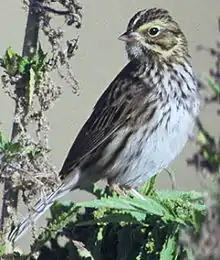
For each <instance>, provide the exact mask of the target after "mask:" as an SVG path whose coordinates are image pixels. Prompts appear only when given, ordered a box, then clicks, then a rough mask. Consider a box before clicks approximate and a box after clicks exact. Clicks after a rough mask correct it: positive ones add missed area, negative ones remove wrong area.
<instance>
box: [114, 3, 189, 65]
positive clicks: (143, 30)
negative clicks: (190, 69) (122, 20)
mask: <svg viewBox="0 0 220 260" xmlns="http://www.w3.org/2000/svg"><path fill="white" fill-rule="evenodd" d="M119 39H120V40H123V41H125V42H126V50H127V53H128V57H129V59H131V60H132V59H141V60H143V59H145V60H146V58H149V57H146V55H148V56H149V54H151V55H153V56H154V57H156V58H158V59H162V60H175V61H178V59H179V61H181V59H184V58H187V57H188V56H189V54H188V47H187V41H186V38H185V36H184V34H183V32H182V31H181V29H180V27H179V25H178V23H177V22H176V21H175V20H174V19H173V18H172V17H171V16H170V15H169V13H168V11H166V10H163V9H158V8H152V9H148V10H143V11H139V12H138V13H136V14H135V15H134V16H133V17H132V18H131V20H130V21H129V24H128V27H127V30H126V32H125V33H123V34H122V35H121V36H120V37H119Z"/></svg>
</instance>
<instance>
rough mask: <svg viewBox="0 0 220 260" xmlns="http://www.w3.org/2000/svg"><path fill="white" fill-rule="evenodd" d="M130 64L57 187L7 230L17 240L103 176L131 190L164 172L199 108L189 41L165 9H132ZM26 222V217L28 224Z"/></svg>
mask: <svg viewBox="0 0 220 260" xmlns="http://www.w3.org/2000/svg"><path fill="white" fill-rule="evenodd" d="M119 39H120V40H122V41H124V42H125V49H126V53H127V57H128V63H127V65H125V67H124V68H123V69H122V70H121V71H120V72H119V74H118V75H117V76H116V77H115V79H114V80H113V81H112V82H111V83H110V85H109V86H108V87H107V89H106V90H105V91H104V92H103V94H102V95H101V96H100V98H99V99H98V101H97V103H96V104H95V106H94V108H93V111H92V113H91V115H90V117H89V118H88V120H87V121H86V122H85V124H84V125H83V127H82V128H81V130H80V131H79V133H78V135H77V137H76V139H75V141H74V143H73V145H72V147H71V148H70V150H69V153H68V155H67V157H66V159H65V161H64V163H63V166H62V169H61V170H60V173H59V177H60V179H61V184H60V186H58V188H57V189H56V190H55V191H53V192H51V193H49V194H48V195H47V196H46V197H45V198H44V199H43V200H42V199H41V200H39V201H38V202H37V203H36V206H35V210H34V211H33V212H32V214H31V215H28V216H27V217H25V218H24V220H23V221H22V222H20V224H19V225H18V226H17V227H15V228H14V229H13V230H12V232H11V233H10V235H9V240H13V241H16V240H17V239H18V238H20V237H21V236H22V235H23V234H24V233H25V232H26V231H27V229H28V227H29V226H30V223H33V222H35V221H37V219H38V218H39V217H40V216H41V215H42V214H43V213H44V212H45V211H46V210H47V209H48V208H49V207H50V206H51V205H52V204H53V203H54V202H55V201H56V200H58V199H60V198H61V197H62V196H64V195H65V194H66V193H68V192H70V191H72V190H74V189H77V188H80V189H82V188H84V187H86V186H87V185H90V184H93V183H95V182H97V181H99V180H101V179H106V180H107V183H108V185H109V186H110V187H112V188H113V189H114V188H115V189H116V190H117V189H118V191H119V192H120V191H122V190H123V189H125V190H132V191H134V192H135V191H136V189H137V188H138V187H139V186H140V185H142V184H143V183H144V182H146V181H147V180H149V179H150V178H151V177H152V176H154V175H156V174H157V173H159V172H161V171H162V170H163V169H166V168H167V167H168V166H169V165H170V164H171V162H172V161H173V160H174V159H175V158H176V157H177V156H178V155H179V153H180V152H181V151H182V149H183V148H184V146H185V144H186V142H187V140H188V139H189V137H190V135H191V134H192V132H193V129H194V127H195V121H196V118H197V117H198V115H199V111H200V97H199V92H198V86H197V80H196V76H195V74H194V71H193V69H192V65H191V57H190V54H189V50H188V43H187V39H186V37H185V35H184V33H183V32H182V30H181V28H180V26H179V24H178V22H177V21H176V20H175V19H173V17H172V16H171V15H170V13H169V11H167V10H164V9H161V8H151V9H144V10H141V11H138V12H137V13H136V14H134V15H133V17H132V18H131V19H130V21H129V23H128V25H127V29H126V31H125V32H124V33H123V34H122V35H121V36H119ZM30 220H31V221H30Z"/></svg>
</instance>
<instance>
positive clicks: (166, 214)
mask: <svg viewBox="0 0 220 260" xmlns="http://www.w3.org/2000/svg"><path fill="white" fill-rule="evenodd" d="M147 185H150V186H151V190H148V189H146V191H147V192H148V194H149V195H148V196H146V198H145V200H142V199H139V198H136V197H133V198H132V197H128V196H125V197H121V196H117V195H115V194H114V193H110V194H109V192H108V191H107V190H106V191H104V190H102V189H98V188H96V186H95V185H94V186H93V187H92V188H90V192H91V193H92V194H97V199H95V200H93V201H89V202H83V203H72V202H70V203H67V202H66V203H64V204H62V203H60V202H57V203H55V204H54V205H53V207H52V208H51V216H52V217H51V219H49V220H48V226H47V229H46V230H45V231H43V232H42V233H41V234H40V236H39V237H38V238H37V239H36V241H35V242H34V244H33V245H32V247H31V248H32V250H31V251H32V253H33V252H35V251H38V250H39V249H41V250H42V248H44V250H43V251H41V252H42V254H41V255H40V256H39V258H38V259H49V256H51V255H53V252H54V251H53V250H56V251H57V252H59V253H57V254H58V255H59V254H60V252H61V251H62V252H63V253H62V258H57V259H64V260H65V259H94V260H102V259H103V260H104V259H105V260H112V259H114V260H115V259H116V260H119V259H120V260H121V259H124V260H133V259H137V260H142V259H153V260H157V259H158V260H159V259H160V260H166V259H169V260H174V259H181V257H183V256H184V255H185V254H186V251H185V249H184V248H183V247H181V246H180V242H179V232H180V230H181V229H182V228H183V227H184V226H185V227H191V229H192V230H194V231H195V232H196V230H197V226H198V225H199V223H198V222H197V221H198V220H201V219H203V218H204V214H205V210H206V207H205V205H204V200H203V196H202V194H200V193H197V192H178V191H157V190H156V189H155V186H154V185H152V183H151V184H149V183H148V184H147ZM59 235H62V236H64V237H66V238H67V239H68V242H67V243H66V245H65V246H64V247H59V246H58V245H57V242H56V243H55V242H54V241H57V240H56V239H57V238H58V237H59ZM46 241H50V243H51V246H52V247H53V246H54V245H55V244H56V249H53V250H52V249H50V248H51V247H47V246H45V242H46ZM45 250H47V254H46V257H47V258H44V257H45V253H43V252H45ZM63 250H64V251H65V253H64V251H63ZM49 252H50V253H49ZM70 256H72V257H73V256H74V257H73V258H70Z"/></svg>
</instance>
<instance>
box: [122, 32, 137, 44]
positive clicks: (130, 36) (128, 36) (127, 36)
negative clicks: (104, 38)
mask: <svg viewBox="0 0 220 260" xmlns="http://www.w3.org/2000/svg"><path fill="white" fill-rule="evenodd" d="M140 38H141V36H140V34H139V33H137V32H125V33H123V34H122V35H120V36H119V37H118V39H119V40H121V41H125V42H135V41H139V40H140Z"/></svg>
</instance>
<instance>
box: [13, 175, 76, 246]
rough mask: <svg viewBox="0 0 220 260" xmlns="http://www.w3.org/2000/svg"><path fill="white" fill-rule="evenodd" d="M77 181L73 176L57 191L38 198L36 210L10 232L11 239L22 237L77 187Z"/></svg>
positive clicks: (15, 239)
mask: <svg viewBox="0 0 220 260" xmlns="http://www.w3.org/2000/svg"><path fill="white" fill-rule="evenodd" d="M75 177H76V176H75ZM77 182H78V179H77V178H73V179H72V180H71V181H70V182H68V183H62V184H61V185H60V186H59V187H58V188H57V189H56V190H55V191H53V192H51V193H49V194H48V195H47V196H46V197H45V198H43V199H40V200H38V201H37V203H36V204H35V206H34V210H33V211H32V212H31V213H29V214H28V215H27V216H26V217H25V218H24V219H23V220H22V221H21V222H20V224H18V225H17V226H16V227H15V228H14V229H13V230H12V231H11V232H10V234H9V236H8V239H9V241H13V242H16V241H17V240H18V239H19V238H20V237H22V236H23V235H24V234H25V233H26V232H27V230H28V228H29V227H30V226H31V225H33V224H34V223H35V222H36V221H37V220H38V219H39V218H40V217H41V215H43V214H44V212H46V210H48V209H49V208H50V207H51V206H52V205H53V203H54V202H55V201H56V200H58V199H60V198H61V197H63V196H64V195H66V194H67V193H68V192H70V191H71V190H73V189H74V188H76V186H77Z"/></svg>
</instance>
